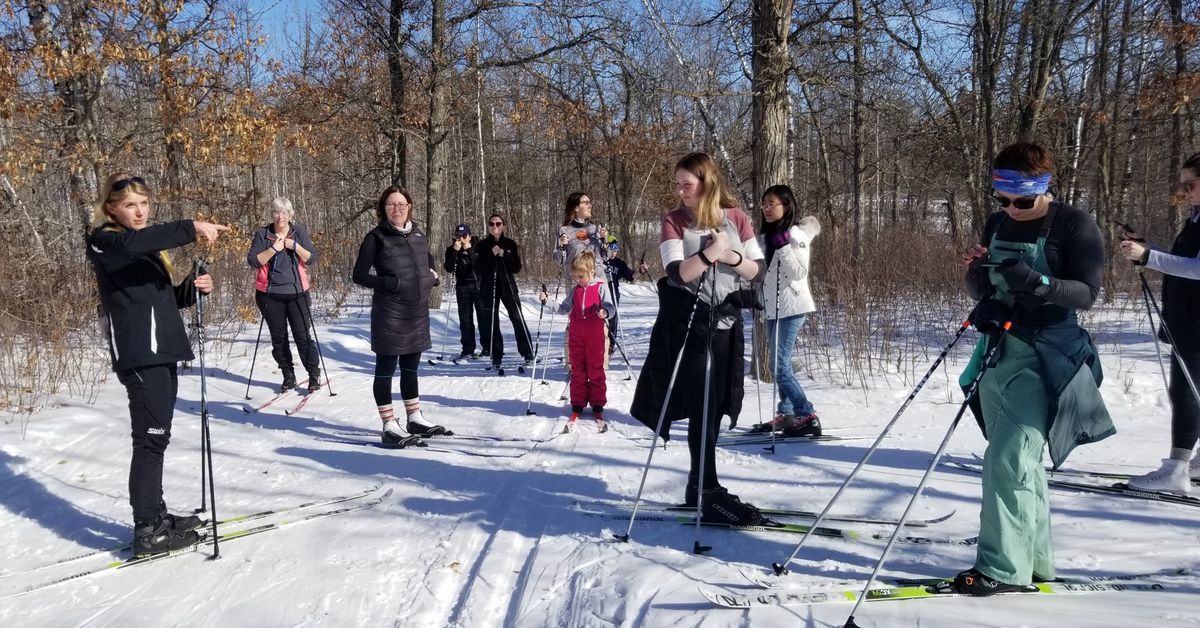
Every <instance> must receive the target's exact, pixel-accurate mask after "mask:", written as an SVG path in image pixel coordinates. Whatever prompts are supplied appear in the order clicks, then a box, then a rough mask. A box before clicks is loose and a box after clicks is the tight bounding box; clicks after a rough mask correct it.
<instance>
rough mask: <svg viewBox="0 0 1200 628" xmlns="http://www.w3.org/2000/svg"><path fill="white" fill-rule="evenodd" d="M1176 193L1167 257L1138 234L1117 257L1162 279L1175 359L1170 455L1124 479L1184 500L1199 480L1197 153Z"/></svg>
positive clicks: (1169, 391)
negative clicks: (1178, 222) (1182, 213)
mask: <svg viewBox="0 0 1200 628" xmlns="http://www.w3.org/2000/svg"><path fill="white" fill-rule="evenodd" d="M1178 191H1179V194H1180V196H1182V197H1183V198H1184V200H1185V202H1186V203H1187V205H1188V207H1190V208H1191V215H1190V216H1189V218H1188V220H1187V222H1185V223H1184V224H1183V231H1180V232H1179V235H1178V236H1176V238H1175V244H1174V245H1173V246H1172V247H1171V251H1170V252H1169V253H1168V252H1166V251H1162V250H1159V249H1156V248H1154V247H1153V246H1150V245H1148V244H1146V242H1145V240H1143V239H1142V238H1141V237H1139V236H1138V234H1136V233H1126V234H1125V238H1124V239H1123V240H1122V241H1121V254H1122V255H1124V256H1125V258H1126V259H1128V260H1131V261H1133V262H1134V263H1135V264H1142V265H1145V266H1146V268H1149V269H1151V270H1157V271H1159V272H1161V273H1162V274H1163V283H1162V323H1163V327H1165V328H1166V330H1167V331H1168V332H1170V338H1169V341H1170V342H1171V343H1172V346H1171V353H1172V355H1173V356H1174V358H1175V359H1173V360H1171V382H1170V384H1169V385H1168V387H1167V397H1168V398H1169V399H1170V400H1171V451H1170V453H1169V454H1168V456H1167V457H1166V458H1164V459H1163V461H1162V466H1161V467H1159V468H1158V470H1156V471H1152V472H1150V473H1147V474H1146V475H1142V476H1138V477H1135V478H1132V479H1130V480H1129V485H1130V486H1132V487H1134V488H1139V489H1143V490H1147V491H1165V492H1168V493H1177V494H1183V495H1186V494H1187V492H1188V489H1189V488H1190V487H1191V480H1193V479H1200V456H1197V457H1195V458H1193V456H1192V450H1193V449H1195V447H1196V441H1197V438H1198V437H1200V400H1197V399H1196V392H1195V391H1194V390H1193V389H1192V384H1197V385H1200V383H1198V382H1200V332H1197V331H1196V315H1197V313H1200V153H1196V154H1195V155H1192V156H1191V157H1188V159H1187V161H1185V162H1184V163H1183V168H1182V169H1181V170H1180V172H1179V188H1178ZM1163 340H1168V338H1166V337H1164V338H1163ZM1189 377H1190V378H1191V380H1192V381H1191V383H1189V382H1188V378H1189Z"/></svg>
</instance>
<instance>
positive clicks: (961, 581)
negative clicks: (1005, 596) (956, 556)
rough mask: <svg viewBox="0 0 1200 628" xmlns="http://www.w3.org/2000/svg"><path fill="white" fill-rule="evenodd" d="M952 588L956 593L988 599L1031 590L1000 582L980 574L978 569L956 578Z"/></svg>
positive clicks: (967, 571)
mask: <svg viewBox="0 0 1200 628" xmlns="http://www.w3.org/2000/svg"><path fill="white" fill-rule="evenodd" d="M952 586H953V588H954V591H955V592H956V593H961V594H963V595H973V596H976V597H987V596H989V595H995V594H997V593H1012V592H1014V591H1026V590H1028V589H1029V587H1028V586H1026V585H1021V584H1006V583H1003V582H1000V581H998V580H995V579H993V578H991V577H989V576H986V575H984V574H982V573H980V572H979V570H977V569H968V570H966V571H964V572H962V573H960V574H958V575H957V576H955V577H954V583H953V585H952Z"/></svg>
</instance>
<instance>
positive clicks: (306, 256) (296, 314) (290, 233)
mask: <svg viewBox="0 0 1200 628" xmlns="http://www.w3.org/2000/svg"><path fill="white" fill-rule="evenodd" d="M295 216H296V212H295V210H293V209H292V202H291V201H289V200H288V199H286V198H284V197H282V196H281V197H279V198H276V199H275V200H273V201H271V222H270V224H268V225H266V226H265V227H263V228H261V229H259V230H258V231H255V232H254V241H253V242H251V243H250V252H249V253H247V254H246V262H247V263H248V264H250V267H251V268H254V269H256V272H255V276H254V302H255V303H256V304H257V305H258V311H259V312H262V316H263V319H264V320H266V321H267V329H269V330H270V332H271V356H272V357H274V358H275V364H277V365H278V366H279V371H280V372H281V373H282V374H283V384H281V385H280V386H279V391H280V392H283V391H286V390H291V389H292V388H295V387H296V367H295V365H294V363H293V362H292V350H291V347H289V346H288V326H291V328H292V336H294V337H295V338H296V349H297V350H299V352H300V363H301V364H303V365H304V369H305V370H306V371H308V380H307V383H306V384H305V386H306V387H307V388H308V390H309V392H316V391H317V390H319V389H320V388H321V362H320V356H319V354H318V353H317V343H316V342H314V341H313V337H312V335H311V334H309V333H308V323H309V321H310V320H312V301H310V300H309V296H308V290H309V287H310V286H309V283H308V267H309V266H310V265H312V264H316V263H317V247H316V246H314V245H313V242H312V239H311V238H309V237H308V230H306V229H305V228H304V226H303V225H301V224H299V223H295V222H292V219H293V218H295Z"/></svg>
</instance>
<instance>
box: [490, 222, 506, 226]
mask: <svg viewBox="0 0 1200 628" xmlns="http://www.w3.org/2000/svg"><path fill="white" fill-rule="evenodd" d="M488 226H489V227H503V226H504V223H502V222H489V223H488Z"/></svg>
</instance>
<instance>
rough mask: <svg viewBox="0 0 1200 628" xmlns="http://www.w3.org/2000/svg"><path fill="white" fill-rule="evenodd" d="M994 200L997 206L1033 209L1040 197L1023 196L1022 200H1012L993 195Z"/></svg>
mask: <svg viewBox="0 0 1200 628" xmlns="http://www.w3.org/2000/svg"><path fill="white" fill-rule="evenodd" d="M992 200H993V201H996V204H997V205H999V206H1001V207H1008V206H1009V205H1012V206H1013V207H1016V208H1017V209H1033V206H1034V205H1036V204H1037V200H1038V197H1036V196H1022V197H1021V198H1013V199H1010V198H1008V197H1007V196H996V195H995V194H993V195H992Z"/></svg>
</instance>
